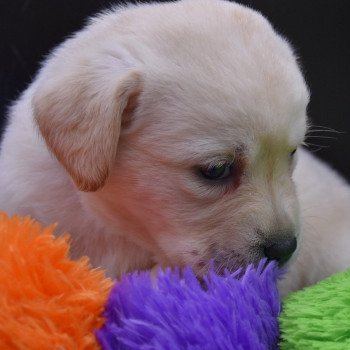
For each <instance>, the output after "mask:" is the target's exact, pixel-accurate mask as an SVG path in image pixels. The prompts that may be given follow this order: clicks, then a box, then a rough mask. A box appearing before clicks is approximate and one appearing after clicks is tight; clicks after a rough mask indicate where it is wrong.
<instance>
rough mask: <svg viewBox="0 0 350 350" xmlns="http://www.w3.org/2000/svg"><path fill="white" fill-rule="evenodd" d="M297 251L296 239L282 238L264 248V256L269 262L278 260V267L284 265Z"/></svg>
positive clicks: (292, 237) (293, 237)
mask: <svg viewBox="0 0 350 350" xmlns="http://www.w3.org/2000/svg"><path fill="white" fill-rule="evenodd" d="M296 249H297V239H296V237H295V236H294V235H293V236H290V237H288V238H281V239H278V240H275V241H274V242H273V243H272V244H270V245H267V246H265V247H264V254H265V256H266V257H267V258H268V259H269V260H276V261H277V262H278V265H280V266H282V265H284V264H285V263H286V262H287V261H288V260H289V259H290V258H291V257H292V255H293V253H294V252H295V250H296Z"/></svg>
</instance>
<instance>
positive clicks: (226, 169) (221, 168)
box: [200, 163, 232, 180]
mask: <svg viewBox="0 0 350 350" xmlns="http://www.w3.org/2000/svg"><path fill="white" fill-rule="evenodd" d="M231 166H232V165H231V164H229V163H221V164H215V165H211V166H209V167H207V168H201V169H200V173H201V174H202V176H203V177H205V178H206V179H209V180H223V179H226V178H228V177H229V176H230V175H231Z"/></svg>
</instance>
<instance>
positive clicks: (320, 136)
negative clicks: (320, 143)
mask: <svg viewBox="0 0 350 350" xmlns="http://www.w3.org/2000/svg"><path fill="white" fill-rule="evenodd" d="M311 138H317V139H332V140H337V138H336V137H334V136H323V135H311V136H310V135H307V139H311Z"/></svg>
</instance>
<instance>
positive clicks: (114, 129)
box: [33, 52, 142, 191]
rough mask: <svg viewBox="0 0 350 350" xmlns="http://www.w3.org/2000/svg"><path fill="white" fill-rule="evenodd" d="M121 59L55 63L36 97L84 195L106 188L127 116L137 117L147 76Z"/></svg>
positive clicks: (55, 148) (46, 133)
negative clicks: (136, 109)
mask: <svg viewBox="0 0 350 350" xmlns="http://www.w3.org/2000/svg"><path fill="white" fill-rule="evenodd" d="M121 56H122V57H120V56H119V55H118V54H116V53H115V52H113V53H112V54H111V53H108V52H103V53H99V54H98V55H97V54H96V55H93V57H85V56H83V55H80V59H79V60H78V59H77V58H76V59H74V55H72V57H69V59H68V60H65V58H66V57H65V56H63V57H62V58H63V62H62V61H60V60H59V57H53V59H52V61H53V62H49V64H51V66H50V65H48V67H45V66H44V69H43V71H42V72H41V73H42V74H41V76H40V78H39V81H38V84H37V89H36V91H35V93H34V97H33V111H34V117H35V120H36V123H37V125H38V127H39V129H40V132H41V134H42V136H43V137H44V139H45V141H46V144H47V146H48V148H49V149H50V150H51V152H52V153H53V154H54V155H55V157H56V158H57V159H58V160H59V162H61V163H62V165H63V166H64V168H65V169H66V171H67V172H68V173H69V174H70V176H71V177H72V179H73V181H74V182H75V184H76V186H77V187H78V188H79V189H80V190H81V191H96V190H97V189H99V188H100V187H102V186H103V185H104V183H105V181H106V179H107V177H108V175H109V172H110V169H111V167H112V165H113V162H114V161H115V157H116V151H117V144H118V138H119V133H120V128H121V125H122V119H123V114H130V113H131V112H132V108H135V100H136V98H137V95H138V94H139V93H140V92H141V85H142V84H141V83H142V79H141V74H140V73H139V72H137V71H136V70H135V68H133V66H132V65H130V62H126V61H125V53H123V54H122V55H121ZM123 56H124V57H123ZM64 61H67V62H64ZM45 69H47V70H46V71H45ZM124 112H125V113H124Z"/></svg>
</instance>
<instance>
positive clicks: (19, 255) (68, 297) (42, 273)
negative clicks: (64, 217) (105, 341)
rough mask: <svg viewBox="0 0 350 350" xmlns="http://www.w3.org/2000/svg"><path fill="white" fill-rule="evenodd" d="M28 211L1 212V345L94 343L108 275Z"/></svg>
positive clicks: (109, 283)
mask: <svg viewBox="0 0 350 350" xmlns="http://www.w3.org/2000/svg"><path fill="white" fill-rule="evenodd" d="M53 230H54V226H49V227H47V228H45V229H42V228H41V227H40V225H39V224H38V223H37V222H35V221H34V220H32V219H30V218H29V217H25V218H20V217H13V218H9V217H8V216H7V215H5V214H1V213H0V349H33V350H34V349H98V348H99V346H98V344H97V342H96V340H95V336H94V330H95V329H96V328H99V327H100V326H101V325H102V323H103V318H102V316H101V313H102V311H103V307H104V304H105V302H106V299H107V296H108V293H109V291H110V288H111V286H112V281H111V280H110V279H107V278H105V276H104V274H103V272H102V271H100V270H96V269H92V268H91V266H90V265H89V261H88V259H87V258H81V259H79V260H77V261H72V260H70V258H69V255H68V254H69V242H68V239H69V237H68V235H65V236H61V237H58V238H55V237H54V235H53Z"/></svg>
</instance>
